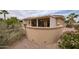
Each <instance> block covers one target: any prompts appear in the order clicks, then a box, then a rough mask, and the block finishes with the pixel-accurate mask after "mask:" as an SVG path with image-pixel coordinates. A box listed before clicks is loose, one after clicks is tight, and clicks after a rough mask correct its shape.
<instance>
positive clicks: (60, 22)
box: [23, 15, 65, 44]
mask: <svg viewBox="0 0 79 59" xmlns="http://www.w3.org/2000/svg"><path fill="white" fill-rule="evenodd" d="M64 20H65V18H64V16H62V15H48V16H38V17H28V18H25V19H23V25H24V28H25V30H26V34H27V38H28V39H29V40H31V41H33V42H36V43H38V44H51V43H54V42H57V40H58V38H59V37H60V36H61V35H62V32H63V31H62V30H63V28H64Z"/></svg>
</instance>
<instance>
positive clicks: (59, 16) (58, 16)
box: [23, 15, 64, 20]
mask: <svg viewBox="0 0 79 59" xmlns="http://www.w3.org/2000/svg"><path fill="white" fill-rule="evenodd" d="M49 17H53V18H62V19H64V16H62V15H46V16H32V17H27V18H25V19H23V20H32V19H40V18H49Z"/></svg>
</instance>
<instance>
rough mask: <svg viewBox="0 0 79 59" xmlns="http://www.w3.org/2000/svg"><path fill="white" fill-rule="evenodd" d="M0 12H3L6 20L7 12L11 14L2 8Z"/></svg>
mask: <svg viewBox="0 0 79 59" xmlns="http://www.w3.org/2000/svg"><path fill="white" fill-rule="evenodd" d="M0 13H1V14H3V16H4V20H6V14H9V12H8V11H6V10H1V12H0Z"/></svg>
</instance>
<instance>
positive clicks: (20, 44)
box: [9, 38, 57, 49]
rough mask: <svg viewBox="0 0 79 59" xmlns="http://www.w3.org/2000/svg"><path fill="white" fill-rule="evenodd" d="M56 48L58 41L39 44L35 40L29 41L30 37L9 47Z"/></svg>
mask: <svg viewBox="0 0 79 59" xmlns="http://www.w3.org/2000/svg"><path fill="white" fill-rule="evenodd" d="M46 48H47V49H52V48H53V49H55V48H57V43H54V44H49V45H39V44H37V43H35V42H32V41H29V40H28V39H25V38H24V39H22V40H20V41H18V42H16V43H14V44H13V45H11V46H10V47H9V49H46Z"/></svg>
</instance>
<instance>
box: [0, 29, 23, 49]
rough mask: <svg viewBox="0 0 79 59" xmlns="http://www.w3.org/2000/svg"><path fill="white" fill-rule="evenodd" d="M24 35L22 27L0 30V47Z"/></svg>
mask: <svg viewBox="0 0 79 59" xmlns="http://www.w3.org/2000/svg"><path fill="white" fill-rule="evenodd" d="M23 35H24V32H23V30H22V29H9V30H7V29H6V30H0V48H2V46H3V47H4V46H5V47H6V46H9V45H11V44H12V43H14V42H15V41H18V40H20V39H21V38H22V37H23Z"/></svg>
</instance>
